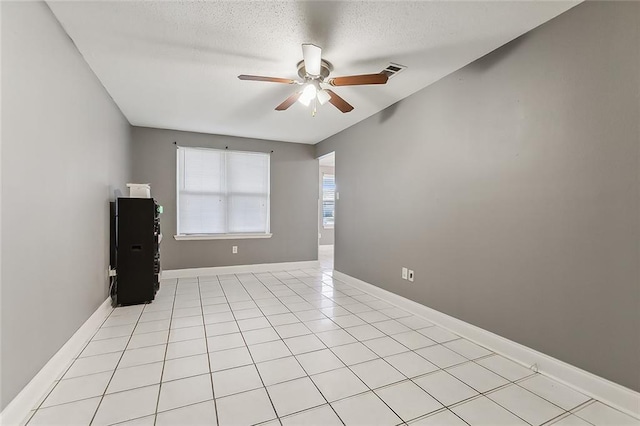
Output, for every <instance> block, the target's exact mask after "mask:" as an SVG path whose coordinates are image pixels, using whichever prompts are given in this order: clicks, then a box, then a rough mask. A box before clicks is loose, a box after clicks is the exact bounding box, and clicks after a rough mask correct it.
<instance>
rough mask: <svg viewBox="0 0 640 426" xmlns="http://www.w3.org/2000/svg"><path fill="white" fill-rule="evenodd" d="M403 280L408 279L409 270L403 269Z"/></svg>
mask: <svg viewBox="0 0 640 426" xmlns="http://www.w3.org/2000/svg"><path fill="white" fill-rule="evenodd" d="M402 279H403V280H406V279H407V268H402Z"/></svg>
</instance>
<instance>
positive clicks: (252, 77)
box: [238, 74, 296, 84]
mask: <svg viewBox="0 0 640 426" xmlns="http://www.w3.org/2000/svg"><path fill="white" fill-rule="evenodd" d="M238 78H239V79H240V80H251V81H268V82H270V83H284V84H295V83H296V81H295V80H290V79H288V78H277V77H263V76H260V75H245V74H240V75H239V76H238Z"/></svg>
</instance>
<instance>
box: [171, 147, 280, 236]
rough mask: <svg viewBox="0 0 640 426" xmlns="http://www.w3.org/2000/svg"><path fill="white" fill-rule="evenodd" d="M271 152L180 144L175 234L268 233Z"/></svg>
mask: <svg viewBox="0 0 640 426" xmlns="http://www.w3.org/2000/svg"><path fill="white" fill-rule="evenodd" d="M269 160H270V155H269V154H265V153H259V152H239V151H228V150H217V149H204V148H185V147H179V148H178V178H177V182H178V192H177V195H178V234H180V235H188V234H238V233H268V232H269V201H270V200H269V198H270V196H269V186H270V185H269V163H270V161H269Z"/></svg>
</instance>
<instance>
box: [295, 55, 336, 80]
mask: <svg viewBox="0 0 640 426" xmlns="http://www.w3.org/2000/svg"><path fill="white" fill-rule="evenodd" d="M297 67H298V75H299V76H300V77H301V78H303V79H306V78H307V76H309V77H312V78H313V77H316V76H312V75H311V74H307V70H306V69H305V67H304V61H300V62H298V65H297ZM331 71H333V65H331V63H330V62H329V61H325V60H324V59H322V60H320V76H319V77H320V80H324V79H325V78H327V77H329V74H331Z"/></svg>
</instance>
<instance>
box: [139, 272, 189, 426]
mask: <svg viewBox="0 0 640 426" xmlns="http://www.w3.org/2000/svg"><path fill="white" fill-rule="evenodd" d="M175 280H176V289H175V292H174V293H173V303H172V305H171V317H170V318H169V333H168V334H167V343H166V344H165V347H164V357H163V358H162V371H161V372H160V383H159V384H158V397H157V398H156V408H155V410H154V412H153V424H154V426H155V424H156V422H157V420H158V407H159V406H160V395H161V393H162V378H163V376H164V367H165V365H166V362H167V352H169V341H170V340H171V323H172V321H173V312H174V310H175V306H176V297H177V295H178V285H179V281H180V280H179V279H178V278H176V279H175ZM134 331H135V329H134Z"/></svg>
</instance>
